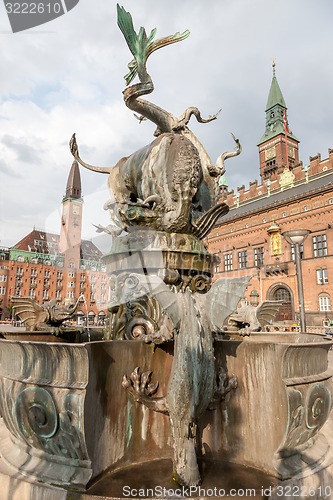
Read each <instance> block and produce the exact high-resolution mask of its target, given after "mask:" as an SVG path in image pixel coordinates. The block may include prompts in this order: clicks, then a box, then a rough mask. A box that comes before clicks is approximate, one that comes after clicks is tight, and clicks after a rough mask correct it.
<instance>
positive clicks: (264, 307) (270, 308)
mask: <svg viewBox="0 0 333 500" xmlns="http://www.w3.org/2000/svg"><path fill="white" fill-rule="evenodd" d="M283 303H284V302H283V301H282V300H264V302H263V303H262V304H261V305H260V306H259V307H258V309H257V319H258V321H259V323H260V325H261V327H262V328H263V327H264V326H265V325H267V324H268V323H269V322H270V320H272V321H273V320H274V319H275V316H276V315H277V314H278V312H279V311H280V309H281V306H282V305H283Z"/></svg>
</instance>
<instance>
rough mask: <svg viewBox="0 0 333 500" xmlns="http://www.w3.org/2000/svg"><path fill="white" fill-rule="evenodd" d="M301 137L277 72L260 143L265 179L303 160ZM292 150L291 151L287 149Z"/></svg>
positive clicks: (261, 164)
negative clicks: (293, 127) (293, 126)
mask: <svg viewBox="0 0 333 500" xmlns="http://www.w3.org/2000/svg"><path fill="white" fill-rule="evenodd" d="M298 144H299V140H298V139H297V137H295V136H294V135H293V133H292V132H291V131H290V129H289V125H288V117H287V106H286V103H285V100H284V98H283V95H282V92H281V89H280V87H279V84H278V81H277V79H276V76H275V62H273V79H272V84H271V88H270V91H269V95H268V100H267V105H266V130H265V133H264V135H263V136H262V138H261V139H260V141H259V143H258V148H259V157H260V175H261V180H262V181H263V182H264V181H265V180H268V179H270V180H274V179H276V178H277V176H278V175H279V174H281V172H282V171H283V170H284V169H285V168H286V167H288V168H289V169H290V170H292V169H293V167H294V166H295V165H298V164H299V154H298ZM287 152H288V153H287Z"/></svg>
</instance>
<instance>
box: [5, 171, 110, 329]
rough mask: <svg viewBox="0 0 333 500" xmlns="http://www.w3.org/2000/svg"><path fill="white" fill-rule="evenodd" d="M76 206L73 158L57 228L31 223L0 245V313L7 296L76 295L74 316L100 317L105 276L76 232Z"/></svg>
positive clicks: (79, 202)
mask: <svg viewBox="0 0 333 500" xmlns="http://www.w3.org/2000/svg"><path fill="white" fill-rule="evenodd" d="M82 209H83V199H82V196H81V178H80V171H79V167H78V164H77V162H76V161H74V162H73V164H72V166H71V169H70V173H69V176H68V181H67V186H66V194H65V196H64V197H63V200H62V218H61V228H60V234H53V233H49V232H45V231H43V230H39V229H36V228H34V229H33V230H32V231H31V232H30V233H29V234H27V235H26V236H25V237H24V238H22V239H21V240H20V241H19V242H18V243H17V244H16V245H14V246H13V247H11V248H0V311H1V314H0V318H2V319H4V318H8V317H9V316H10V313H11V298H12V297H31V298H32V299H35V300H36V302H37V303H39V304H42V303H44V302H47V301H49V300H51V299H56V300H57V302H58V303H59V304H66V305H69V304H73V303H74V302H75V301H76V300H77V299H78V298H79V297H80V296H81V298H82V300H81V301H80V303H79V307H78V309H77V319H78V322H79V323H86V322H88V323H89V324H103V323H104V320H105V318H106V316H107V302H108V278H107V273H106V272H105V268H104V266H103V263H102V262H101V257H102V252H101V251H100V250H99V249H98V248H97V247H96V245H95V244H94V243H93V242H92V241H89V240H82V238H81V232H82Z"/></svg>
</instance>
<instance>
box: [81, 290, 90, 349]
mask: <svg viewBox="0 0 333 500" xmlns="http://www.w3.org/2000/svg"><path fill="white" fill-rule="evenodd" d="M81 299H83V302H84V305H85V309H86V329H87V333H88V341H89V342H90V340H91V338H90V329H89V321H88V304H87V301H86V298H85V296H84V294H83V293H81V295H80V297H79V300H81Z"/></svg>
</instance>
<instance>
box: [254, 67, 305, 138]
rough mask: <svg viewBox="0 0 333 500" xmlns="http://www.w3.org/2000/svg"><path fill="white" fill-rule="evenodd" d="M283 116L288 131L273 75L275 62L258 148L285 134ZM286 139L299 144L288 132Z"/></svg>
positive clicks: (284, 110)
mask: <svg viewBox="0 0 333 500" xmlns="http://www.w3.org/2000/svg"><path fill="white" fill-rule="evenodd" d="M284 116H285V117H286V123H287V126H288V129H289V125H288V119H287V106H286V103H285V100H284V98H283V95H282V92H281V89H280V86H279V84H278V81H277V78H276V75H275V61H273V78H272V83H271V88H270V90H269V94H268V99H267V104H266V130H265V133H264V135H263V136H262V138H261V139H260V141H259V143H258V146H259V145H260V144H262V143H263V142H265V141H267V140H268V139H272V138H273V137H275V136H277V135H280V134H284V133H285V127H284V120H283V119H284ZM288 137H291V138H293V139H295V140H296V141H297V142H299V140H298V139H297V137H295V136H294V135H293V134H292V133H291V132H290V131H289V132H288Z"/></svg>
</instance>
